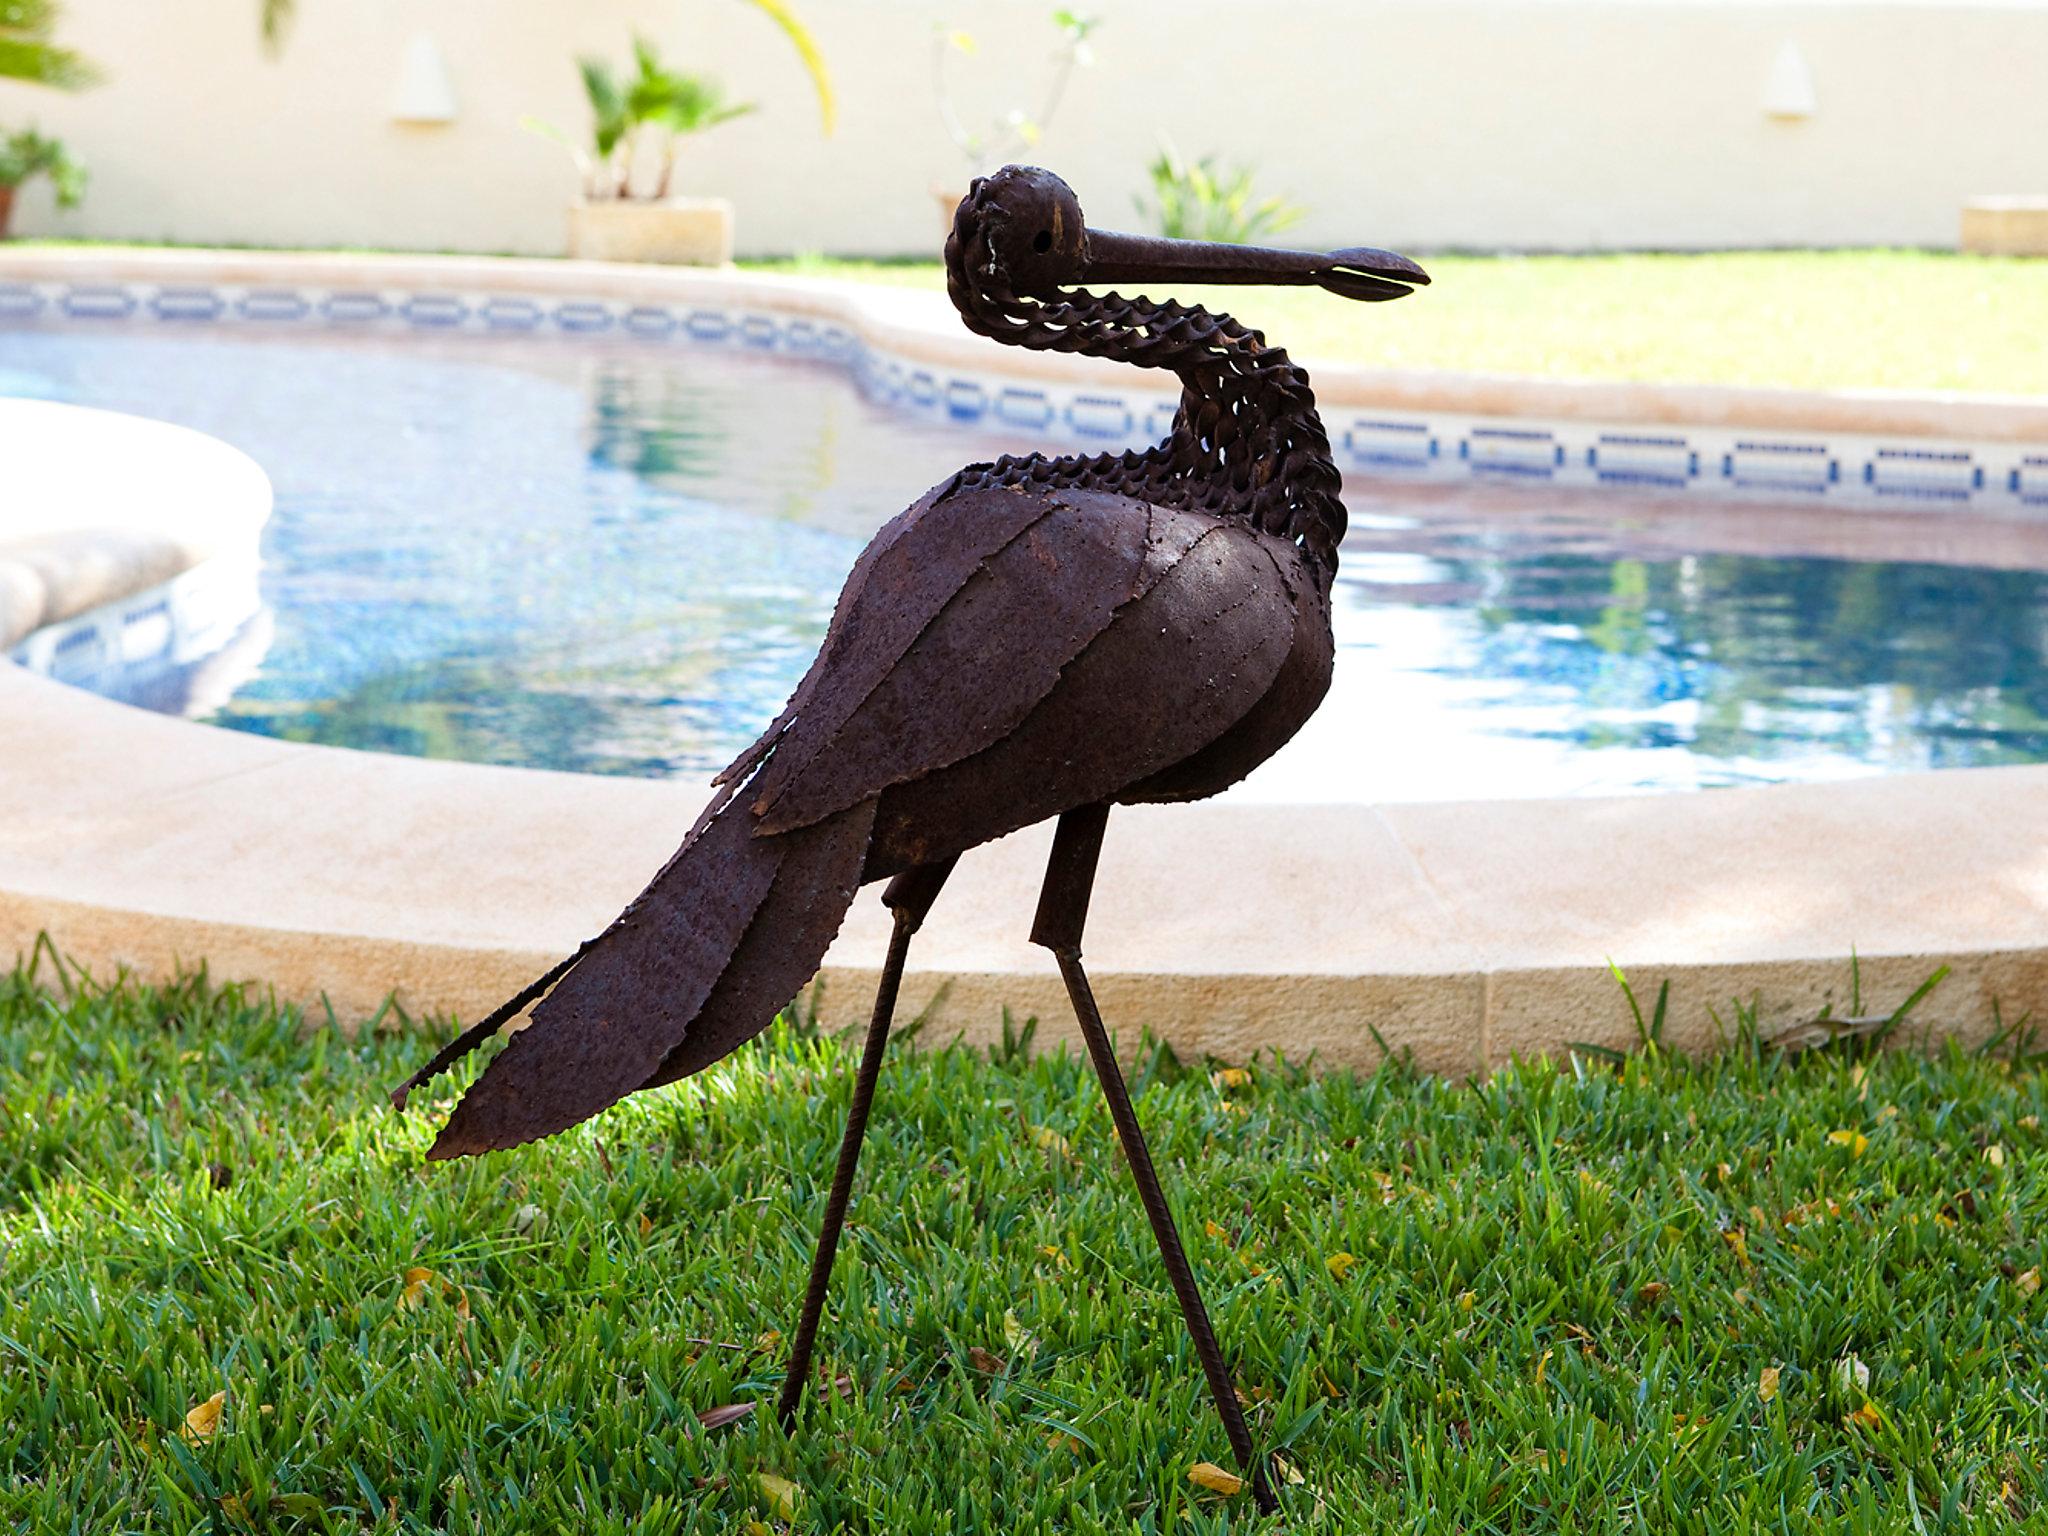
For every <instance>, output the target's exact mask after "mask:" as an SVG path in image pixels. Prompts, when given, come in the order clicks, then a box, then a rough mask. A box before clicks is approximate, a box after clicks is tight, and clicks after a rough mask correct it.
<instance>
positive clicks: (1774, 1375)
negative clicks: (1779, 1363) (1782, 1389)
mask: <svg viewBox="0 0 2048 1536" xmlns="http://www.w3.org/2000/svg"><path fill="white" fill-rule="evenodd" d="M1756 1395H1757V1396H1758V1397H1760V1398H1762V1399H1763V1400H1764V1401H1765V1402H1767V1403H1768V1402H1770V1401H1771V1400H1772V1399H1773V1398H1775V1397H1776V1396H1777V1395H1778V1368H1777V1367H1776V1366H1775V1365H1767V1366H1765V1367H1764V1368H1763V1370H1762V1371H1760V1372H1759V1373H1758V1374H1757V1378H1756Z"/></svg>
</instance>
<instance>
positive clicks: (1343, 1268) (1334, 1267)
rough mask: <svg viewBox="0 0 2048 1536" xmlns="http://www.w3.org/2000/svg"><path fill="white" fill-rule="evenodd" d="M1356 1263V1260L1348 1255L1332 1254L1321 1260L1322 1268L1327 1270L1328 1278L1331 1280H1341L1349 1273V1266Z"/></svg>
mask: <svg viewBox="0 0 2048 1536" xmlns="http://www.w3.org/2000/svg"><path fill="white" fill-rule="evenodd" d="M1357 1262H1358V1260H1356V1259H1354V1258H1353V1257H1352V1256H1351V1255H1350V1254H1348V1253H1333V1254H1331V1255H1330V1256H1329V1257H1328V1258H1327V1259H1325V1260H1323V1268H1325V1269H1327V1270H1328V1271H1329V1272H1330V1278H1331V1279H1332V1280H1342V1279H1343V1278H1344V1277H1345V1276H1346V1275H1348V1274H1350V1273H1351V1266H1352V1265H1354V1264H1356V1263H1357Z"/></svg>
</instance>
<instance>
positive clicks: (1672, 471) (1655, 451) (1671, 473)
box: [1586, 432, 1700, 490]
mask: <svg viewBox="0 0 2048 1536" xmlns="http://www.w3.org/2000/svg"><path fill="white" fill-rule="evenodd" d="M1586 467H1587V468H1588V469H1590V470H1592V472H1593V476H1594V478H1595V479H1596V480H1598V481H1599V482H1600V483H1601V484H1603V485H1650V486H1658V487H1661V488H1664V489H1667V490H1678V489H1683V488H1684V487H1687V486H1689V485H1691V484H1692V482H1693V481H1694V480H1696V479H1697V478H1698V477H1699V472H1700V454H1699V449H1698V448H1696V447H1694V446H1693V443H1692V440H1691V439H1690V438H1688V437H1686V436H1684V435H1683V434H1673V433H1657V432H1602V433H1600V434H1598V435H1597V436H1596V437H1595V438H1594V441H1593V445H1592V446H1591V447H1590V448H1588V449H1587V450H1586Z"/></svg>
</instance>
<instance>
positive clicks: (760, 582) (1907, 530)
mask: <svg viewBox="0 0 2048 1536" xmlns="http://www.w3.org/2000/svg"><path fill="white" fill-rule="evenodd" d="M0 393H5V394H33V395H41V396H47V397H50V398H56V399H63V400H71V401H75V402H78V403H81V404H87V405H98V406H105V407H109V408H112V409H116V410H125V411H132V412H135V413H138V414H141V415H145V416H154V417H159V418H162V419H165V420H170V421H176V422H180V423H183V424H185V425H188V426H192V427H196V428H198V429H200V430H202V431H206V432H210V433H213V434H215V435H216V436H219V437H222V438H224V439H226V440H227V441H229V442H231V443H234V444H236V445H237V446H239V447H241V448H242V449H244V450H246V451H247V452H248V453H250V454H251V455H252V456H254V457H255V458H256V459H257V461H258V462H260V463H261V464H263V466H264V467H265V468H266V469H267V470H268V471H269V473H270V475H271V478H272V480H273V482H274V483H275V486H276V489H277V511H276V515H275V517H274V519H273V521H272V524H271V526H270V529H269V531H268V534H267V536H266V539H265V545H264V551H263V554H264V569H263V574H262V593H263V599H264V603H265V607H266V609H267V614H266V616H265V623H266V624H267V626H268V641H267V644H266V645H262V646H259V647H252V648H251V650H252V656H251V660H252V661H253V667H252V668H251V669H249V670H247V672H246V675H245V676H242V677H241V678H240V679H239V681H238V682H235V683H234V685H233V686H232V688H231V690H228V692H227V697H226V699H225V702H219V703H216V704H215V705H213V706H211V707H210V708H209V711H208V712H207V713H206V714H205V716H204V718H207V719H209V720H211V721H212V722H213V723H215V724H218V725H222V726H227V727H230V728H233V729H237V730H248V731H257V732H262V733H264V734H268V735H273V736H280V737H287V738H290V739H294V740H301V741H312V742H323V743H328V744H331V745H337V746H348V747H358V748H365V749H369V750H375V751H386V752H403V753H413V754H419V755H424V756H434V757H452V758H463V759H469V760H473V761H479V762H492V763H508V764H519V765H526V766H536V767H549V768H563V769H571V770H575V771H579V772H593V773H623V774H637V775H646V776H655V777H671V776H673V777H682V778H689V779H698V778H701V777H703V776H704V775H705V774H706V773H708V772H709V771H711V770H713V769H715V768H717V767H719V766H721V765H722V764H723V763H724V761H725V760H726V759H727V758H728V757H729V756H730V755H731V754H732V752H733V751H735V750H736V749H737V748H738V747H739V746H741V745H743V744H744V743H745V742H746V741H747V740H749V739H750V738H751V737H752V735H753V734H754V733H755V732H756V731H757V730H758V729H759V728H760V726H761V725H762V724H763V723H765V721H766V720H767V719H768V718H769V717H770V716H771V715H772V714H773V713H774V711H775V709H776V707H777V706H778V705H779V704H780V703H781V701H782V699H783V698H784V696H785V695H786V694H787V693H788V691H789V689H790V687H791V686H792V685H793V684H794V682H795V680H796V678H797V677H798V675H799V674H800V673H801V671H802V669H803V667H804V665H805V663H806V662H807V661H808V659H809V657H810V655H811V653H812V651H813V650H814V649H815V647H816V645H817V642H818V640H819V638H820V637H821V636H822V634H823V631H824V626H825V622H826V620H827V618H828V616H829V614H830V609H831V603H832V599H833V597H834V596H835V594H836V593H837V591H838V587H839V583H840V581H841V579H842V578H843V576H844V574H845V572H846V570H847V568H848V567H849V566H850V565H851V563H852V561H853V558H854V556H855V555H856V554H857V553H858V551H859V549H860V547H861V545H862V544H863V543H864V542H865V540H866V538H867V537H868V535H869V534H870V533H872V531H873V530H874V529H875V528H876V527H877V526H879V525H880V523H882V522H883V521H884V520H885V519H887V518H888V517H889V516H891V515H893V514H894V513H895V512H896V511H898V510H899V509H900V508H901V507H903V506H904V505H906V504H907V503H908V502H910V501H911V500H912V499H914V498H915V497H916V496H917V495H918V494H919V493H920V492H921V491H923V490H924V489H925V488H926V487H927V486H928V485H930V484H932V483H933V482H935V481H937V480H939V479H941V478H942V477H943V476H944V475H945V474H946V473H948V472H949V471H950V470H952V469H953V468H955V467H957V466H958V465H959V464H961V463H963V462H966V461H968V460H970V459H975V458H984V457H988V456H991V455H993V454H995V453H998V452H1002V451H1004V450H1017V449H1022V448H1028V447H1031V446H1034V445H1033V444H1032V443H1030V442H1028V441H1024V440H1020V439H1016V438H1003V437H998V436H991V435H988V434H985V433H977V432H967V431H961V430H954V429H949V428H945V427H941V426H936V425H931V424H924V423H919V422H915V421H912V420H909V419H907V418H904V417H901V416H898V415H896V414H894V413H892V412H891V411H889V410H888V409H886V408H884V407H882V406H879V405H877V404H874V403H871V402H869V401H867V400H865V399H864V398H863V397H862V396H861V394H860V393H859V391H858V390H857V389H856V388H855V386H854V385H853V384H852V383H851V382H850V381H849V380H848V379H847V378H846V377H845V376H844V375H843V374H842V373H840V372H839V371H837V370H836V369H833V368H831V367H828V366H825V365H805V364H800V363H793V362H789V361H785V360H779V359H771V358H761V357H753V356H748V355H746V354H743V353H736V352H732V351H725V350H715V349H691V348H687V347H676V346H668V347H652V346H649V345H647V344H645V343H636V342H632V341H603V340H597V339H587V340H585V339H579V340H575V341H569V340H563V339H558V338H550V339H547V340H541V341H535V340H530V339H521V338H512V337H492V336H445V337H426V336H417V335H405V336H382V337H378V336H367V337H355V338H344V337H339V336H336V337H333V338H321V339H309V338H306V337H304V336H295V337H291V338H288V339H285V338H278V339H272V338H266V337H263V336H260V335H256V334H253V333H239V334H238V333H225V334H223V333H218V332H215V333H208V334H199V333H191V332H188V333H183V334H178V333H165V332H163V331H128V330H120V329H110V330H106V331H98V332H92V331H84V330H81V329H79V328H77V327H75V326H52V327H49V328H47V329H36V328H33V327H24V328H18V329H14V330H7V331H0ZM1347 500H1348V501H1349V503H1350V505H1351V509H1352V513H1353V519H1354V527H1353V532H1352V535H1351V537H1350V538H1349V540H1347V543H1346V547H1345V550H1344V564H1343V570H1342V573H1341V575H1340V577H1339V589H1340V590H1339V597H1338V604H1337V628H1338V641H1339V647H1340V650H1339V660H1338V668H1337V681H1336V683H1335V686H1334V688H1333V691H1332V695H1331V697H1330V700H1329V701H1328V703H1327V704H1326V705H1325V706H1324V708H1323V710H1322V712H1321V714H1320V715H1319V716H1318V717H1317V719H1316V720H1315V721H1314V722H1312V724H1311V725H1310V727H1309V728H1308V730H1307V731H1305V732H1304V734H1303V736H1302V737H1301V738H1300V739H1299V740H1297V741H1296V742H1295V743H1294V744H1292V745H1291V746H1290V747H1289V748H1288V749H1287V751H1285V752H1284V753H1282V754H1281V755H1280V756H1279V757H1278V758H1276V759H1275V760H1274V761H1273V762H1272V763H1271V764H1269V765H1267V767H1266V768H1264V769H1262V770H1261V771H1260V773H1259V774H1257V775H1255V776H1254V778H1253V779H1252V780H1251V781H1250V783H1249V784H1247V785H1246V786H1244V787H1243V788H1242V789H1241V790H1239V791H1235V792H1234V793H1237V794H1240V795H1243V796H1246V797H1251V798H1267V799H1286V800H1382V799H1436V798H1459V797H1470V796H1501V795H1553V794H1587V793H1603V792H1633V791H1644V790H1663V789H1678V788H1696V787H1711V786H1717V785H1727V784H1739V783H1759V782H1772V781H1779V780H1812V779H1827V778H1840V777H1848V776H1855V775H1861V774H1869V773H1878V772H1885V771H1892V770H1898V769H1906V768H1924V767H1946V766H1965V765H1977V764H1989V763H2014V762H2035V761H2042V760H2048V577H2044V576H2043V575H2042V574H2041V572H2040V571H2039V570H2036V569H2033V568H2030V566H2031V564H2032V563H2034V562H2033V561H2032V560H2031V558H2030V557H2029V556H2028V555H2027V549H2028V548H2031V546H2029V545H2028V544H2027V541H2026V539H2025V538H2024V537H2017V538H2016V537H2015V536H2010V535H2011V530H2004V531H2001V530H1996V529H1994V530H1991V535H1995V537H1994V536H1987V538H1986V539H1985V540H1980V541H1978V543H1980V544H1982V545H1983V547H1984V548H1986V549H1991V550H1993V551H1994V552H1993V554H1992V555H1990V556H1988V557H1984V558H1982V559H1980V558H1979V556H1978V555H1976V554H1973V553H1972V551H1973V549H1974V548H1976V545H1973V543H1972V541H1971V539H1970V538H1968V537H1965V536H1963V533H1961V532H1958V533H1955V534H1954V535H1953V536H1946V537H1945V538H1944V540H1943V541H1942V542H1940V543H1935V542H1934V541H1932V540H1929V539H1927V538H1924V537H1922V536H1919V535H1917V534H1915V533H1913V532H1912V531H1911V529H1912V528H1914V527H1919V526H1923V524H1909V522H1908V520H1906V519H1900V518H1896V517H1893V518H1886V517H1885V516H1884V515H1883V514H1876V513H1867V514H1866V513H1856V512H1833V513H1830V514H1819V513H1804V514H1802V513H1800V512H1798V511H1797V510H1796V509H1771V508H1763V507H1749V506H1736V507H1731V508H1723V509H1716V510H1691V511H1688V512H1684V513H1682V514H1681V515H1680V516H1679V517H1678V519H1677V520H1674V519H1673V517H1672V516H1671V515H1669V514H1668V513H1665V512H1662V511H1660V510H1658V509H1655V508H1653V507H1650V506H1648V505H1646V504H1632V503H1631V502H1630V501H1629V500H1628V499H1627V498H1616V497H1615V496H1613V495H1612V494H1611V493H1609V494H1599V495H1587V496H1584V497H1579V498H1572V497H1568V496H1560V495H1558V494H1556V493H1535V492H1518V491H1513V490H1507V491H1497V492H1489V491H1485V490H1477V489H1471V488H1465V489H1459V490H1455V491H1450V490H1445V489H1441V488H1437V489H1427V490H1425V489H1421V488H1410V487H1404V486H1401V485H1399V484H1395V483H1389V482H1379V481H1371V482H1357V481H1354V482H1353V483H1352V484H1351V485H1350V486H1349V487H1348V488H1347ZM1823 517H1827V518H1832V519H1834V520H1837V521H1840V520H1847V521H1849V522H1852V523H1853V522H1856V521H1857V520H1859V519H1862V520H1863V521H1864V526H1865V527H1866V528H1867V529H1869V530H1875V535H1874V536H1872V537H1868V538H1863V539H1862V540H1861V544H1860V546H1859V545H1858V541H1857V540H1850V541H1848V544H1849V545H1850V546H1851V547H1850V548H1849V549H1848V555H1849V556H1851V557H1844V554H1843V551H1842V549H1841V548H1838V547H1837V546H1840V545H1842V544H1843V541H1842V540H1840V539H1838V538H1836V537H1834V536H1833V535H1832V534H1829V535H1828V536H1826V537H1816V533H1817V532H1820V533H1826V531H1827V530H1826V527H1825V526H1824V525H1823V524H1822V523H1821V522H1819V521H1817V519H1821V518H1823ZM1894 534H1896V536H1895V537H1894V536H1893V535H1894ZM2016 545H2017V546H2019V547H2020V554H2019V555H2018V556H2015V555H2014V553H2013V549H2014V548H2015V547H2016ZM1870 550H1878V551H1880V554H1881V557H1877V556H1873V557H1869V558H1863V557H1859V556H1860V555H1862V554H1863V553H1866V552H1868V551H1870ZM1823 551H1824V552H1823ZM1899 551H1903V552H1904V555H1905V557H1904V558H1901V557H1899V553H1898V552H1899ZM2042 554H2043V556H2044V558H2043V559H2041V560H2040V561H2039V563H2040V564H2042V565H2044V566H2048V542H2044V543H2043V545H2042ZM1973 561H1976V562H1978V563H1972V562H1973Z"/></svg>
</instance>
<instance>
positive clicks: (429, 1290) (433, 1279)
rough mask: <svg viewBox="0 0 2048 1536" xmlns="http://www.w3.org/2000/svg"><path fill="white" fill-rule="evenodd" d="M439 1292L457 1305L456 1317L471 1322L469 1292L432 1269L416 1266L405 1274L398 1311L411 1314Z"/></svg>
mask: <svg viewBox="0 0 2048 1536" xmlns="http://www.w3.org/2000/svg"><path fill="white" fill-rule="evenodd" d="M436 1291H438V1292H439V1293H440V1294H441V1295H442V1296H445V1297H447V1298H448V1300H450V1301H451V1302H453V1303H454V1304H455V1315H456V1317H457V1318H459V1319H460V1320H461V1321H463V1322H465V1323H466V1322H468V1321H469V1292H468V1291H466V1290H464V1289H463V1288H462V1287H461V1286H459V1285H457V1284H456V1283H455V1282H454V1281H452V1280H444V1279H442V1278H441V1277H440V1276H439V1275H437V1274H435V1273H434V1271H432V1270H431V1269H427V1268H425V1267H424V1266H422V1265H417V1264H416V1265H414V1266H413V1267H412V1268H411V1269H408V1270H407V1271H406V1272H405V1276H404V1279H403V1281H402V1282H401V1284H400V1286H399V1291H398V1309H399V1311H401V1312H411V1311H413V1310H415V1309H417V1308H419V1307H423V1306H425V1305H426V1304H427V1302H428V1301H430V1300H431V1299H432V1298H433V1296H434V1293H435V1292H436Z"/></svg>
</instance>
